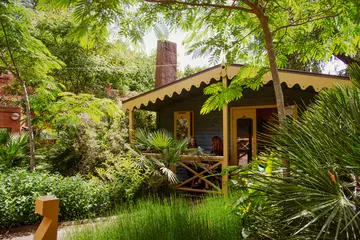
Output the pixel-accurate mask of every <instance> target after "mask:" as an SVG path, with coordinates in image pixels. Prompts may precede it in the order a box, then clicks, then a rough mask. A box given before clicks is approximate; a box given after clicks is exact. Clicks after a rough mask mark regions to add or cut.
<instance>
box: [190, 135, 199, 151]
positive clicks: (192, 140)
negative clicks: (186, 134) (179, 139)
mask: <svg viewBox="0 0 360 240" xmlns="http://www.w3.org/2000/svg"><path fill="white" fill-rule="evenodd" d="M198 147H199V146H198V144H197V142H196V140H195V138H194V137H191V138H190V141H189V144H188V149H190V148H198Z"/></svg>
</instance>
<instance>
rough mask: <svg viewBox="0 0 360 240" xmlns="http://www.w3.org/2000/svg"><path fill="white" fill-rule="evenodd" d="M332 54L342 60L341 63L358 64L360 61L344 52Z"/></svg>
mask: <svg viewBox="0 0 360 240" xmlns="http://www.w3.org/2000/svg"><path fill="white" fill-rule="evenodd" d="M334 56H335V57H336V58H337V59H339V60H340V61H342V62H343V63H345V64H346V65H350V64H352V63H357V64H358V65H359V66H360V62H359V61H358V60H356V59H354V58H352V57H350V56H348V55H346V54H343V53H339V54H334Z"/></svg>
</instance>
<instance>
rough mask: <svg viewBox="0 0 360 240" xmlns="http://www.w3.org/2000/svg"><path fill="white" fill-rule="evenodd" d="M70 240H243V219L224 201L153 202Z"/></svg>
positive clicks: (77, 232)
mask: <svg viewBox="0 0 360 240" xmlns="http://www.w3.org/2000/svg"><path fill="white" fill-rule="evenodd" d="M66 239H68V240H85V239H96V240H102V239H106V240H112V239H124V240H126V239H129V240H130V239H131V240H145V239H146V240H157V239H161V240H166V239H169V240H170V239H171V240H177V239H179V240H180V239H181V240H186V239H189V240H190V239H191V240H196V239H207V240H212V239H214V240H218V239H226V240H227V239H229V240H232V239H241V219H240V218H239V217H238V216H236V215H235V214H233V213H232V212H231V210H230V209H229V208H227V207H226V205H225V203H224V200H223V199H222V198H208V199H204V200H203V201H201V202H199V203H189V202H187V201H186V200H184V199H169V200H159V199H151V200H146V201H140V202H138V203H137V204H135V205H132V206H130V207H129V208H128V209H124V210H122V211H120V212H119V214H118V218H117V220H115V221H114V222H112V223H109V224H106V225H103V226H100V225H97V226H95V227H91V228H83V229H80V230H78V231H76V232H73V233H70V234H69V235H67V238H66Z"/></svg>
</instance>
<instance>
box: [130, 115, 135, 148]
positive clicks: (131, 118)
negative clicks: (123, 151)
mask: <svg viewBox="0 0 360 240" xmlns="http://www.w3.org/2000/svg"><path fill="white" fill-rule="evenodd" d="M133 140H134V110H129V141H130V143H132V141H133Z"/></svg>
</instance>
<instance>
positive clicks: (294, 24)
mask: <svg viewBox="0 0 360 240" xmlns="http://www.w3.org/2000/svg"><path fill="white" fill-rule="evenodd" d="M339 15H340V14H339V13H338V14H333V15H327V16H321V17H318V18H313V19H309V20H307V21H304V22H300V23H293V24H289V25H285V26H281V27H278V28H277V29H275V30H274V31H273V32H272V33H273V34H274V33H276V32H277V31H279V30H281V29H284V28H289V27H296V26H301V25H304V24H307V23H310V22H314V21H317V20H321V19H325V18H334V17H337V16H339Z"/></svg>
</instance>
